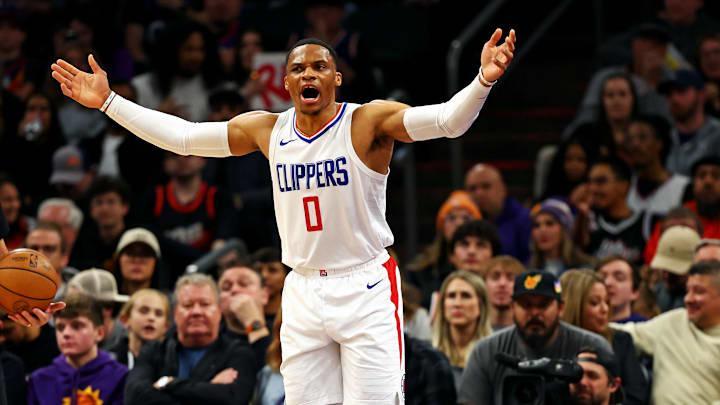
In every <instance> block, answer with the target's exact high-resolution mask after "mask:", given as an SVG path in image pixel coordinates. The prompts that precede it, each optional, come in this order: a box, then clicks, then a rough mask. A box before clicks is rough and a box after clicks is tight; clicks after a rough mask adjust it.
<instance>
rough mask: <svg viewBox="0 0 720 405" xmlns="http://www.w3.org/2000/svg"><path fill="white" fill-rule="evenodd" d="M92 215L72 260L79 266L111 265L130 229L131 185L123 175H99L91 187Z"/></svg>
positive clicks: (79, 238)
mask: <svg viewBox="0 0 720 405" xmlns="http://www.w3.org/2000/svg"><path fill="white" fill-rule="evenodd" d="M88 200H89V201H90V217H91V218H92V222H86V223H85V224H83V227H82V228H81V229H80V233H79V234H78V238H77V241H76V242H75V249H74V250H73V251H72V253H71V255H70V264H71V265H72V266H74V267H77V268H79V269H86V268H89V267H98V268H102V269H111V268H112V264H113V261H114V256H115V250H116V249H117V245H118V242H119V241H120V236H121V235H122V234H123V232H125V230H126V229H127V225H126V222H125V216H126V215H127V213H128V211H129V210H130V189H129V187H128V185H127V183H125V182H124V181H123V180H122V179H119V178H113V177H98V178H96V179H95V180H94V181H93V183H92V184H91V185H90V189H89V190H88Z"/></svg>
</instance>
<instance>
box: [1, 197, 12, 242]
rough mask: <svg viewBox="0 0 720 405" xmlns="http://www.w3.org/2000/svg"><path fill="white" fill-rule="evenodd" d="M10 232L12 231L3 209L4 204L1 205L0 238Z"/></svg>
mask: <svg viewBox="0 0 720 405" xmlns="http://www.w3.org/2000/svg"><path fill="white" fill-rule="evenodd" d="M8 233H10V227H9V226H8V223H7V220H6V219H5V214H4V213H3V211H2V205H0V239H4V238H5V237H6V236H7V235H8Z"/></svg>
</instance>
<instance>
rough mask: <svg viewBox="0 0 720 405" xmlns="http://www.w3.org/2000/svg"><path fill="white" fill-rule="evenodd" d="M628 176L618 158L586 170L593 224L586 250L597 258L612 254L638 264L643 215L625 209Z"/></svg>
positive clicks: (628, 169) (626, 167)
mask: <svg viewBox="0 0 720 405" xmlns="http://www.w3.org/2000/svg"><path fill="white" fill-rule="evenodd" d="M630 173H631V172H630V168H629V167H628V166H627V164H625V162H623V161H622V160H620V159H618V158H604V159H601V160H599V161H597V162H596V163H595V164H594V165H593V166H592V168H591V169H590V175H589V178H588V180H589V181H588V191H589V192H590V207H591V208H592V209H593V212H594V213H595V221H594V222H595V223H594V226H593V227H592V228H594V230H593V231H592V232H591V233H590V243H589V246H588V248H587V250H588V251H589V252H592V254H593V256H595V257H598V258H601V257H605V256H610V255H613V254H616V255H620V256H622V257H623V258H625V259H627V260H628V261H630V262H631V263H636V264H640V263H642V252H643V248H644V247H645V237H644V236H643V215H642V212H639V211H636V212H634V211H633V210H631V209H630V208H629V207H628V205H627V196H628V190H629V187H630Z"/></svg>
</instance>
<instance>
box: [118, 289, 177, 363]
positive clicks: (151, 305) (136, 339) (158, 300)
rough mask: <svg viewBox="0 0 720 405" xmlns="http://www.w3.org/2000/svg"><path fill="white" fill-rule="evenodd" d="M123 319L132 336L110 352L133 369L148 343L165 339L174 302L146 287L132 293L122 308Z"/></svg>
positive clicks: (121, 319)
mask: <svg viewBox="0 0 720 405" xmlns="http://www.w3.org/2000/svg"><path fill="white" fill-rule="evenodd" d="M119 318H120V322H122V323H123V325H124V326H125V328H126V329H127V331H128V335H127V337H123V338H122V339H121V340H120V341H119V342H118V344H117V345H115V346H113V347H111V348H109V349H108V351H110V352H112V353H113V354H115V356H116V359H117V361H119V362H120V363H122V364H124V365H126V366H127V367H128V369H130V370H132V369H133V366H135V359H136V358H137V357H138V356H139V355H140V350H141V349H142V347H143V346H144V345H145V344H146V343H148V342H152V341H160V340H163V339H165V334H166V333H167V331H168V329H169V328H170V301H169V300H168V297H167V295H165V294H164V293H162V292H160V291H158V290H154V289H151V288H144V289H142V290H138V291H136V292H135V293H134V294H133V295H131V296H130V299H129V300H128V302H126V303H125V305H123V307H122V309H121V310H120V316H119Z"/></svg>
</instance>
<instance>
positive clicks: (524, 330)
mask: <svg viewBox="0 0 720 405" xmlns="http://www.w3.org/2000/svg"><path fill="white" fill-rule="evenodd" d="M513 290H514V292H513V297H512V298H513V302H512V310H513V318H514V320H515V325H513V326H510V327H507V328H505V329H503V330H501V331H499V332H496V333H494V334H492V335H490V336H488V337H486V338H484V339H482V340H480V341H479V342H478V343H477V345H476V346H475V348H474V349H473V351H472V353H471V354H470V358H469V359H468V362H467V365H466V366H465V370H464V372H463V375H462V378H461V380H460V392H459V393H458V403H460V404H472V405H491V404H496V405H502V404H504V403H507V402H508V400H509V399H508V398H503V389H504V384H503V383H504V381H505V378H506V377H507V376H515V375H518V374H519V373H518V372H517V370H514V369H512V368H509V367H507V366H505V365H503V364H500V363H499V362H498V361H496V360H495V354H496V353H499V352H503V353H506V354H509V355H511V356H514V357H517V358H520V359H523V360H530V359H538V358H541V357H549V358H553V359H556V358H562V359H573V358H575V355H576V354H577V353H578V351H579V350H580V349H581V348H584V347H599V348H603V349H605V350H610V351H612V349H610V345H609V344H608V342H607V341H606V340H605V339H604V338H602V337H601V336H600V335H596V334H594V333H592V332H588V331H585V330H583V329H580V328H576V327H575V326H572V325H569V324H567V323H564V322H561V321H560V320H559V318H560V312H561V311H562V309H563V305H564V303H563V301H562V298H561V295H560V293H561V287H560V282H559V281H558V280H557V278H555V276H554V275H553V274H552V273H549V272H546V271H538V270H531V271H526V272H523V273H520V274H518V275H517V277H515V285H514V288H513Z"/></svg>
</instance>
